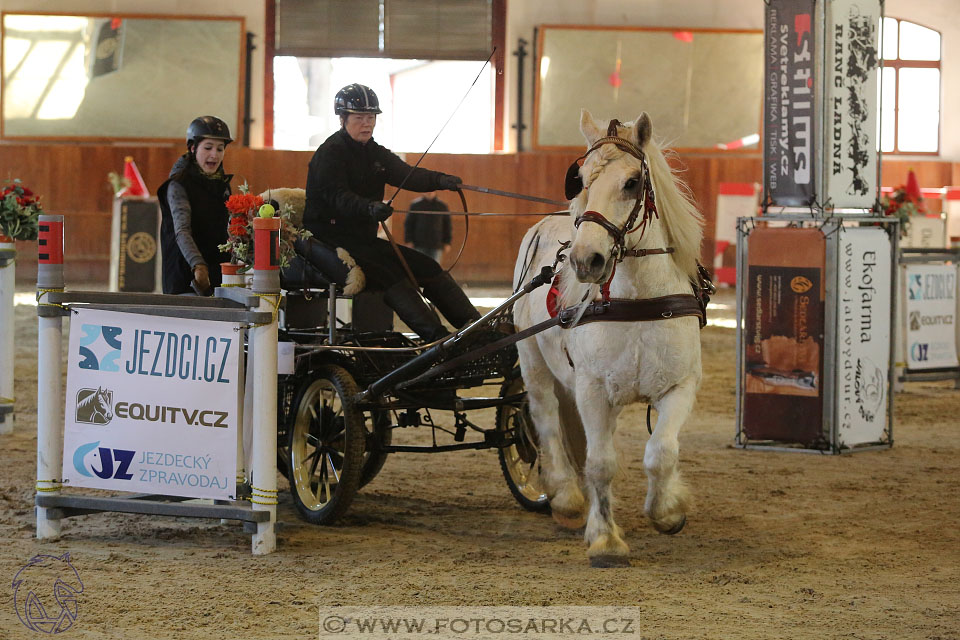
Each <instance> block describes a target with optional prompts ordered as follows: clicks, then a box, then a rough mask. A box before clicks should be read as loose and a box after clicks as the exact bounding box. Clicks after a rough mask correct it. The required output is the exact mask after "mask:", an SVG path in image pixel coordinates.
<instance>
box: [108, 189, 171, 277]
mask: <svg viewBox="0 0 960 640" xmlns="http://www.w3.org/2000/svg"><path fill="white" fill-rule="evenodd" d="M119 203H120V204H119V206H120V229H119V232H120V238H119V251H118V252H117V256H118V260H119V263H118V268H117V290H118V291H131V292H133V291H145V292H151V291H157V290H159V289H160V286H159V285H160V283H159V282H157V272H158V269H157V261H158V260H159V259H160V252H159V251H158V249H159V247H160V237H159V235H160V234H159V232H158V230H159V229H160V207H159V206H158V205H157V200H156V198H147V199H139V198H138V199H133V198H123V199H122V200H120V201H119Z"/></svg>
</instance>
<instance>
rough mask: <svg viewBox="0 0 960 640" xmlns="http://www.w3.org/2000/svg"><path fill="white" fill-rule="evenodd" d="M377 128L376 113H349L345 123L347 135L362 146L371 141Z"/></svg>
mask: <svg viewBox="0 0 960 640" xmlns="http://www.w3.org/2000/svg"><path fill="white" fill-rule="evenodd" d="M375 126H377V114H375V113H348V114H347V118H346V121H345V122H344V123H343V128H344V129H346V130H347V135H349V136H350V137H351V138H353V139H354V140H356V141H357V142H359V143H360V144H366V143H367V142H369V141H370V138H372V137H373V128H374V127H375Z"/></svg>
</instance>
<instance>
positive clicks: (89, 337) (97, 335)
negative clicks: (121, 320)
mask: <svg viewBox="0 0 960 640" xmlns="http://www.w3.org/2000/svg"><path fill="white" fill-rule="evenodd" d="M80 330H81V331H83V336H82V337H81V338H80V358H81V360H80V368H81V369H90V370H92V371H120V363H119V362H118V360H119V359H120V334H121V333H122V332H123V330H122V329H121V328H120V327H111V326H108V325H105V324H84V325H82V326H81V327H80Z"/></svg>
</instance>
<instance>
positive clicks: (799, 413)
mask: <svg viewBox="0 0 960 640" xmlns="http://www.w3.org/2000/svg"><path fill="white" fill-rule="evenodd" d="M824 250H825V240H824V236H823V233H821V232H820V231H819V230H817V229H755V230H754V231H753V233H751V234H750V239H749V251H748V257H747V274H746V278H745V280H744V282H743V286H745V287H747V301H746V307H745V310H744V320H745V322H744V339H743V345H744V349H745V354H744V355H745V357H744V374H743V375H744V379H743V389H744V393H745V395H744V413H743V428H744V432H745V433H746V435H747V437H748V438H750V439H754V440H766V439H771V440H780V441H784V442H798V443H802V444H812V443H814V442H816V441H817V440H818V439H819V438H820V437H821V436H822V434H823V337H824V332H823V328H824V298H823V291H824V260H825V252H824Z"/></svg>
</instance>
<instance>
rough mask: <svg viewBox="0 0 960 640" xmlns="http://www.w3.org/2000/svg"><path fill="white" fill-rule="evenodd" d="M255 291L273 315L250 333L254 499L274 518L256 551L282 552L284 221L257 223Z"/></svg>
mask: <svg viewBox="0 0 960 640" xmlns="http://www.w3.org/2000/svg"><path fill="white" fill-rule="evenodd" d="M253 242H254V263H253V292H254V293H255V294H257V295H258V296H259V297H260V306H259V310H260V311H266V312H269V313H270V314H271V318H272V320H271V321H270V322H269V323H268V324H264V325H259V326H254V327H253V328H252V329H250V351H251V352H252V353H253V358H252V362H251V363H250V368H248V371H249V373H248V375H252V376H253V456H252V457H253V464H252V467H251V473H250V495H251V498H250V500H251V502H252V504H253V509H254V510H256V511H269V512H270V520H269V521H267V522H258V523H257V532H256V533H255V534H254V535H253V553H254V555H262V554H266V553H271V552H272V551H274V550H275V549H276V548H277V538H276V533H275V531H274V523H275V522H276V521H277V308H278V307H279V305H280V219H279V218H254V220H253Z"/></svg>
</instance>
